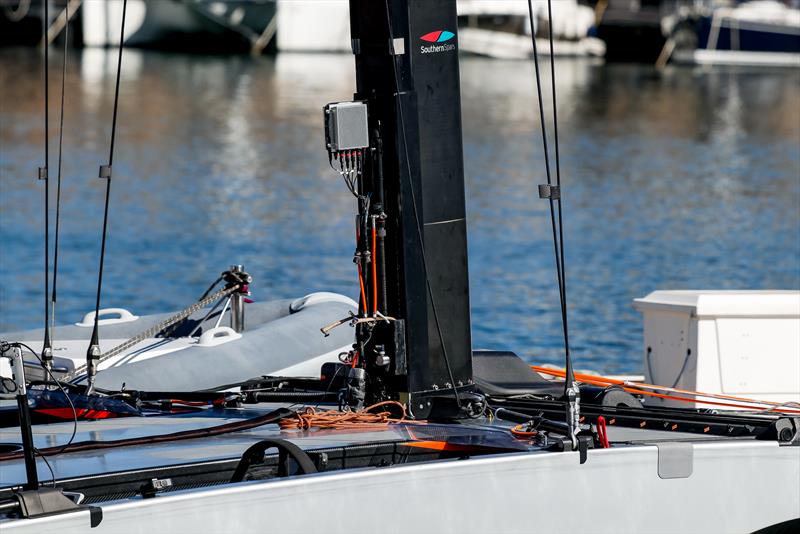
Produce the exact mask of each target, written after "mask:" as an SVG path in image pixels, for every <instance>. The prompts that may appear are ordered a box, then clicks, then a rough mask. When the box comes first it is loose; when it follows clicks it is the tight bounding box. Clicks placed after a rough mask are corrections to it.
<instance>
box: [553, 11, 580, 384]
mask: <svg viewBox="0 0 800 534" xmlns="http://www.w3.org/2000/svg"><path fill="white" fill-rule="evenodd" d="M547 21H548V26H549V28H548V30H549V31H548V34H549V35H550V84H551V87H552V93H553V145H554V146H555V149H556V185H557V186H558V189H559V195H558V198H557V199H556V204H557V205H558V241H559V243H560V244H561V247H560V256H561V302H562V304H561V320H562V322H563V324H564V351H565V352H566V355H567V361H566V364H567V365H566V377H565V383H566V384H571V383H572V382H574V381H575V375H574V373H573V370H572V358H571V357H570V353H569V322H568V321H567V271H566V262H565V261H564V221H563V218H562V216H561V214H562V213H563V210H562V206H561V194H560V192H561V158H560V156H559V151H558V104H557V102H556V58H555V54H554V53H553V5H552V0H547Z"/></svg>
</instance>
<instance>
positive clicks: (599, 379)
mask: <svg viewBox="0 0 800 534" xmlns="http://www.w3.org/2000/svg"><path fill="white" fill-rule="evenodd" d="M530 367H531V369H533V370H534V371H536V372H537V373H542V374H546V375H550V376H557V377H561V378H564V377H565V376H566V372H565V371H563V370H561V369H550V368H547V367H540V366H538V365H531V366H530ZM575 379H576V380H579V381H581V382H584V383H586V384H591V385H594V386H609V385H615V386H622V389H624V390H625V391H627V392H628V393H634V394H636V395H645V396H648V397H657V398H660V399H669V400H675V401H681V402H697V403H700V404H709V405H713V406H725V407H729V408H743V409H746V410H753V409H757V407H755V406H747V405H743V404H732V403H728V402H715V401H710V400H700V399H697V398H687V397H678V396H676V395H666V394H663V393H656V392H654V391H647V390H652V389H655V390H664V391H673V392H675V393H682V394H685V395H691V396H696V397H709V398H718V399H726V400H727V399H730V400H738V401H743V402H748V403H752V404H767V405H775V406H778V405H779V404H778V403H772V402H769V401H758V400H752V399H745V398H741V397H731V396H729V395H721V394H712V393H700V392H697V391H688V390H682V389H675V388H668V387H660V386H656V385H653V384H644V383H638V382H637V383H632V382H628V381H625V380H618V379H614V378H607V377H603V376H594V375H586V374H581V373H575ZM780 411H782V412H786V413H800V410H787V409H781V410H780Z"/></svg>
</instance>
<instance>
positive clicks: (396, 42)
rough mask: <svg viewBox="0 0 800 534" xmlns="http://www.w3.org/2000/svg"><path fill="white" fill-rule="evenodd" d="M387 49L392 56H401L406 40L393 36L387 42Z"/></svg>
mask: <svg viewBox="0 0 800 534" xmlns="http://www.w3.org/2000/svg"><path fill="white" fill-rule="evenodd" d="M389 51H390V52H391V54H392V55H393V56H402V55H404V54H405V53H406V40H405V38H403V37H395V38H394V39H392V40H391V41H390V42H389Z"/></svg>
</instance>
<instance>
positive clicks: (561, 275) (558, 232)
mask: <svg viewBox="0 0 800 534" xmlns="http://www.w3.org/2000/svg"><path fill="white" fill-rule="evenodd" d="M547 14H548V25H549V28H548V32H549V34H550V39H549V40H550V74H551V76H550V78H551V83H552V93H553V129H554V142H555V158H556V160H555V167H556V186H557V187H558V190H559V194H558V196H557V199H553V197H552V196H550V197H549V198H548V201H549V204H550V224H551V227H552V230H553V250H554V252H555V260H556V275H557V279H558V296H559V301H560V304H561V326H562V329H563V332H564V353H565V357H566V380H565V382H564V387H565V390H566V389H567V388H569V387H571V386H572V383H573V382H574V380H575V378H574V373H573V369H572V359H571V357H570V352H569V325H568V322H567V291H566V270H565V269H564V224H563V219H562V216H561V207H562V205H561V194H560V192H561V164H560V155H559V148H558V112H557V110H556V84H555V55H554V53H553V14H552V5H551V0H547ZM528 17H529V20H530V24H531V43H532V44H533V65H534V69H535V71H536V91H537V97H538V102H539V120H540V122H541V125H542V145H543V148H544V162H545V171H546V174H547V185H552V183H553V182H552V177H551V173H550V151H549V148H548V146H547V128H546V125H545V124H546V123H545V115H544V101H543V97H542V83H541V73H540V71H539V52H538V47H537V46H536V33H535V25H534V20H533V4H532V2H531V0H528ZM556 208H557V209H556ZM556 212H557V217H556ZM556 218H557V219H558V223H556Z"/></svg>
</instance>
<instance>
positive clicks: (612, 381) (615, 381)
mask: <svg viewBox="0 0 800 534" xmlns="http://www.w3.org/2000/svg"><path fill="white" fill-rule="evenodd" d="M531 369H533V370H534V371H537V372H541V373H545V374H552V375H553V376H562V377H563V374H556V373H550V372H549V370H548V368H547V367H539V366H537V365H531ZM559 372H560V373H563V371H559ZM581 376H584V377H587V376H589V377H592V378H594V379H602V380H604V381H606V382H607V383H609V384H615V385H619V386H625V385H628V384H630V382H626V381H625V380H619V379H616V378H609V377H599V376H594V375H581ZM635 387H637V388H639V389H655V390H658V391H671V392H674V393H683V394H685V395H699V396H701V397H710V398H717V399H727V400H735V401H742V402H752V403H754V404H767V405H771V406H782V405H783V404H785V403H782V402H773V401H760V400H753V399H746V398H744V397H734V396H733V395H724V394H722V393H702V392H699V391H689V390H686V389H679V388H670V387H666V386H656V385H653V384H646V383H644V382H636V384H635Z"/></svg>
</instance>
